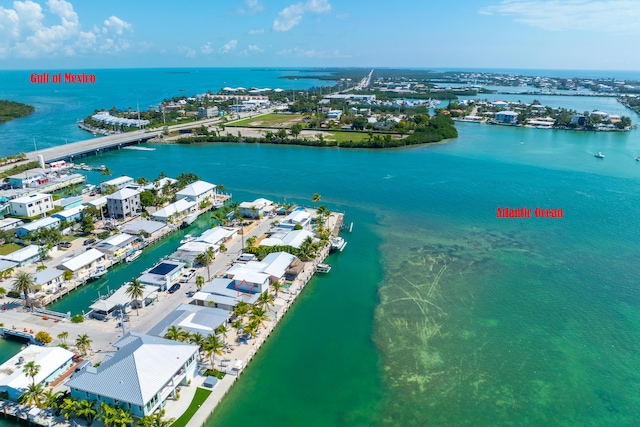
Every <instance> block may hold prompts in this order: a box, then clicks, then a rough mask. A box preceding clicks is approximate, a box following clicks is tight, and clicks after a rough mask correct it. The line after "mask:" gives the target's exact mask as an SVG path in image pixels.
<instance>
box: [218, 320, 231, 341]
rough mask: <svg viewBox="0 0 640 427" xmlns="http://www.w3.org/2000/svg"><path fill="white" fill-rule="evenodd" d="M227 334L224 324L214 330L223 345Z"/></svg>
mask: <svg viewBox="0 0 640 427" xmlns="http://www.w3.org/2000/svg"><path fill="white" fill-rule="evenodd" d="M227 333H229V328H228V327H227V325H225V324H224V323H223V324H222V325H220V326H218V327H217V328H216V334H219V335H222V342H223V343H224V342H225V341H226V340H227Z"/></svg>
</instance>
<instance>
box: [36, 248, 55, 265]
mask: <svg viewBox="0 0 640 427" xmlns="http://www.w3.org/2000/svg"><path fill="white" fill-rule="evenodd" d="M51 248H52V246H50V245H49V244H47V245H41V246H40V249H38V255H40V263H41V264H42V266H43V267H44V260H45V259H47V257H48V256H49V251H51Z"/></svg>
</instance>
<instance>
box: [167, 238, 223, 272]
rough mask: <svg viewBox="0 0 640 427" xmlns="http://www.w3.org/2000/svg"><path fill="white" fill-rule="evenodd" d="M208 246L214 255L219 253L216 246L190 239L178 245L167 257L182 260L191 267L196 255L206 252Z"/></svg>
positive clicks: (186, 265)
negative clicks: (190, 240)
mask: <svg viewBox="0 0 640 427" xmlns="http://www.w3.org/2000/svg"><path fill="white" fill-rule="evenodd" d="M209 248H213V250H214V254H215V255H217V254H218V253H220V248H219V247H218V246H215V245H212V244H210V243H206V242H200V241H192V242H187V243H185V244H183V245H182V246H180V247H179V248H178V250H176V251H175V252H174V253H172V254H171V255H169V259H170V260H172V261H179V262H182V263H184V264H185V267H187V268H191V267H193V266H194V265H195V262H196V258H197V257H198V255H200V254H202V253H205V252H207V251H208V250H209Z"/></svg>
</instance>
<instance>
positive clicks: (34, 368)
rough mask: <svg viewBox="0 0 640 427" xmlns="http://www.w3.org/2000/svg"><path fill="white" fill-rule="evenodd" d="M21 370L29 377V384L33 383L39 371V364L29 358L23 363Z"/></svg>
mask: <svg viewBox="0 0 640 427" xmlns="http://www.w3.org/2000/svg"><path fill="white" fill-rule="evenodd" d="M22 372H24V373H25V375H28V376H30V377H31V384H35V383H36V375H38V372H40V365H37V364H36V362H35V361H33V360H31V361H29V362H27V363H25V364H24V366H23V367H22Z"/></svg>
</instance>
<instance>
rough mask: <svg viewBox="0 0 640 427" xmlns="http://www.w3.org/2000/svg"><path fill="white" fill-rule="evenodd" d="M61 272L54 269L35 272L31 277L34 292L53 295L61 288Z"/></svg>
mask: <svg viewBox="0 0 640 427" xmlns="http://www.w3.org/2000/svg"><path fill="white" fill-rule="evenodd" d="M63 274H64V272H63V271H61V270H58V269H55V268H47V269H45V270H41V271H38V272H36V274H35V275H34V276H33V283H34V290H36V291H42V292H47V293H53V292H55V291H56V290H57V289H59V288H61V287H62V283H63V280H62V275H63Z"/></svg>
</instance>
